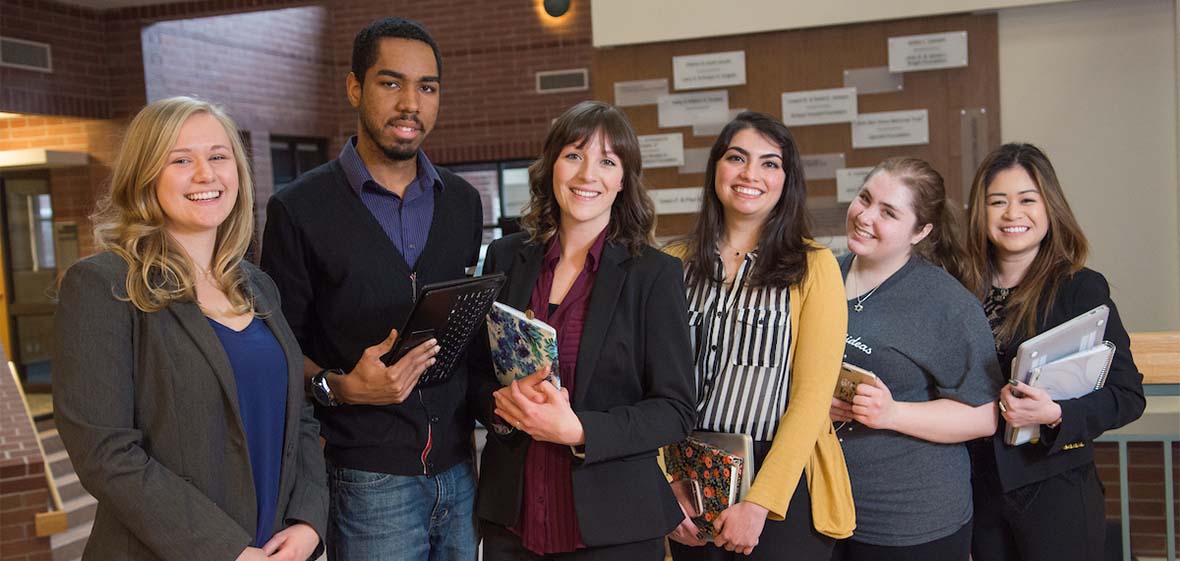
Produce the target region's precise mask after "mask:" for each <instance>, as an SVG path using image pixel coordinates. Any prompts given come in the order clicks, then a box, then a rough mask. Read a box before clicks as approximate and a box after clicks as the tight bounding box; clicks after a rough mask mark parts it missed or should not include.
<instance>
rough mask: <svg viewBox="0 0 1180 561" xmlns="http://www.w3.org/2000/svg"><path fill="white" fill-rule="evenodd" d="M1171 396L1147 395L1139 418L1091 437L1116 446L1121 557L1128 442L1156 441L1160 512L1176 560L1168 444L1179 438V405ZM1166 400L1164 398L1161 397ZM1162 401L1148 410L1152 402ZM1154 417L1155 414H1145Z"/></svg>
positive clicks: (1127, 548) (1127, 507) (1126, 522)
mask: <svg viewBox="0 0 1180 561" xmlns="http://www.w3.org/2000/svg"><path fill="white" fill-rule="evenodd" d="M1177 399H1178V398H1176V397H1175V396H1160V397H1154V396H1152V397H1148V412H1147V413H1145V414H1144V416H1143V417H1141V418H1140V420H1139V421H1136V422H1134V423H1131V424H1129V425H1127V426H1125V427H1123V428H1120V429H1117V430H1114V431H1109V432H1107V433H1106V434H1103V435H1102V436H1100V437H1098V438H1096V439H1095V442H1114V443H1116V444H1118V449H1119V514H1120V517H1121V520H1120V521H1119V523H1120V525H1121V530H1122V536H1123V560H1124V561H1131V492H1130V486H1129V484H1128V473H1129V469H1128V468H1129V465H1128V464H1129V461H1128V458H1127V443H1128V442H1159V443H1161V444H1162V445H1163V447H1164V505H1165V506H1164V513H1165V514H1164V516H1165V521H1166V523H1167V529H1166V536H1167V542H1168V543H1167V554H1168V561H1176V512H1175V504H1174V498H1175V496H1176V490H1175V488H1174V485H1173V483H1172V446H1173V445H1175V444H1176V443H1177V442H1180V434H1178V431H1177V430H1176V426H1177V425H1176V423H1175V420H1176V419H1180V414H1178V412H1180V408H1178V407H1177V405H1180V403H1174V402H1173V401H1172V400H1177ZM1165 400H1166V401H1165ZM1153 401H1154V402H1156V403H1160V404H1162V406H1161V407H1159V408H1158V410H1156V411H1152V402H1153ZM1149 416H1150V417H1155V418H1149Z"/></svg>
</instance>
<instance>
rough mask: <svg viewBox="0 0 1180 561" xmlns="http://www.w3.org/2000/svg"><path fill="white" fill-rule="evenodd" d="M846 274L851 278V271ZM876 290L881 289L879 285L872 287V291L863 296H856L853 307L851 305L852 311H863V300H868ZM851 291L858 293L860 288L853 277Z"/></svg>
mask: <svg viewBox="0 0 1180 561" xmlns="http://www.w3.org/2000/svg"><path fill="white" fill-rule="evenodd" d="M850 269H851V267H850ZM848 274H849V276H852V271H851V270H850V271H849V272H848ZM878 288H881V285H880V284H878V285H877V286H874V287H873V289H872V290H870V291H868V292H866V293H865V294H864V296H857V297H856V304H853V305H852V311H854V312H860V311H861V310H863V309H865V307H864V302H865V300H868V299H869V296H872V295H873V293H874V292H876V291H877V289H878ZM852 290H853V291H855V292H860V288H859V287H858V286H857V282H856V277H855V276H854V277H852Z"/></svg>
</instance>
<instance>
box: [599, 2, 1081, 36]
mask: <svg viewBox="0 0 1180 561" xmlns="http://www.w3.org/2000/svg"><path fill="white" fill-rule="evenodd" d="M1070 1H1073V0H741V1H738V2H719V1H717V0H640V1H636V0H593V2H591V3H590V11H591V16H592V18H593V19H592V22H593V28H594V46H595V47H609V46H613V45H628V44H634V43H651V42H655V41H674V40H678V39H697V38H700V37H716V36H719V35H738V34H741V33H758V32H760V31H774V30H782V29H799V28H803V27H820V26H824V25H837V24H842V23H855V22H862V21H881V20H889V19H900V18H909V17H917V16H932V15H938V14H955V13H963V12H974V11H979V10H987V9H997V8H1005V7H1011V6H1028V5H1033V4H1048V3H1053V2H1070Z"/></svg>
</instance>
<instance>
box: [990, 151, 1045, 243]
mask: <svg viewBox="0 0 1180 561" xmlns="http://www.w3.org/2000/svg"><path fill="white" fill-rule="evenodd" d="M985 201H986V203H987V237H988V239H989V240H991V242H992V245H993V247H994V249H995V254H996V257H997V258H999V259H1002V260H1007V261H1013V260H1020V261H1025V262H1027V263H1031V262H1032V259H1033V258H1034V257H1036V256H1037V252H1038V251H1039V250H1040V247H1041V241H1042V240H1044V239H1045V236H1046V235H1048V234H1049V215H1048V213H1047V212H1046V211H1045V201H1044V199H1043V198H1042V197H1041V192H1040V190H1039V189H1037V184H1036V183H1035V182H1034V181H1033V179H1032V177H1029V175H1028V172H1026V171H1025V170H1024V168H1022V167H1020V166H1013V167H1010V168H1008V169H1006V170H1003V171H1001V172H999V173H997V174H996V176H995V178H993V179H992V182H991V183H990V184H989V185H988V186H987V194H986V199H985Z"/></svg>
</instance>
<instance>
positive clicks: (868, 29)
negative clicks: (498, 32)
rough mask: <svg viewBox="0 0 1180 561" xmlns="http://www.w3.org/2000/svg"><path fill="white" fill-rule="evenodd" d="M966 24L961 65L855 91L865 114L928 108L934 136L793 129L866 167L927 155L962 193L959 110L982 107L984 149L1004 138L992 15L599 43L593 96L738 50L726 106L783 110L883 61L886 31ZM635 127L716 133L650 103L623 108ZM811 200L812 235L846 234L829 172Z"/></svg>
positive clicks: (673, 175) (668, 181) (814, 148)
mask: <svg viewBox="0 0 1180 561" xmlns="http://www.w3.org/2000/svg"><path fill="white" fill-rule="evenodd" d="M961 30H966V31H967V37H968V58H969V61H970V62H969V65H968V66H967V67H964V68H952V69H946V70H928V71H922V72H911V73H907V74H906V75H905V89H904V91H901V92H897V93H883V94H866V95H859V96H858V100H857V104H858V110H859V111H860V112H861V113H871V112H877V111H899V110H907V109H927V110H928V111H929V115H930V143H929V144H926V145H919V146H894V147H887V148H871V149H860V150H853V149H852V133H851V125H849V124H848V123H841V124H831V125H815V126H805V127H793V128H792V129H791V132H792V134H794V136H795V139H796V141H797V142H798V143H799V146H800V150H801V152H802V153H803V154H804V155H808V154H823V153H832V152H842V153H844V155H845V165H846V166H847V167H860V166H871V165H874V164H876V163H878V162H880V161H881V160H883V159H885V158H888V157H893V156H903V155H904V156H915V157H919V158H923V159H926V160H928V161H929V162H930V163H932V164H933V165H934V167H935V168H936V169H938V170H939V172H941V173H942V174H943V177H944V178H945V180H946V184H947V188H948V192H949V193H950V195H951V197H952V198H955V199H957V200H959V201H963V200H964V199H965V195H966V191H965V188H964V186H963V185H962V183H963V180H962V174H963V170H962V169H961V168H962V165H961V156H962V154H961V151H962V150H961V148H960V144H961V141H960V139H959V128H960V126H959V122H960V112H961V111H962V110H963V109H974V108H983V109H985V110H986V116H987V117H986V121H987V133H988V134H987V143H988V146H987V147H986V148H987V149H990V148H993V147H995V146H998V145H999V142H1000V112H999V103H1000V94H999V91H1000V90H999V63H998V56H999V55H998V45H997V39H996V16H995V14H979V15H973V14H964V15H953V16H938V17H928V18H917V19H907V20H897V21H888V22H875V23H866V24H853V25H841V26H833V27H824V28H817V29H803V30H794V31H779V32H771V33H759V34H754V35H742V36H733V37H721V38H709V39H696V40H688V41H674V42H665V43H651V44H642V45H632V46H625V47H612V48H603V49H596V50H595V52H594V59H593V73H592V76H593V87H594V97H595V98H597V99H603V100H607V101H613V100H614V83H615V82H618V81H627V80H645V79H652V78H667V79H668V82H669V85H670V87H671V86H672V57H673V56H681V55H692V54H700V53H709V52H722V51H732V50H744V51H745V52H746V76H747V83H746V84H745V85H743V86H733V87H729V88H726V89H727V90H728V91H729V103H730V107H733V108H737V107H744V108H748V109H751V110H755V111H762V112H765V113H769V114H771V115H775V116H776V117H780V118H781V117H782V102H781V96H782V93H783V92H790V91H798V90H815V89H826V88H839V87H843V86H844V70H845V69H851V68H865V67H873V66H886V65H888V47H887V46H886V41H887V39H888V38H889V37H892V36H899V35H917V34H923V33H939V32H945V31H961ZM625 110H626V112H627V115H628V116H629V117H630V118H631V120H632V123H633V124H634V125H635V128H636V130H637V131H638V133H639V134H658V133H669V132H681V133H683V134H684V146H685V148H701V147H708V146H710V145H711V144H712V142H713V140H714V139H713V138H712V137H708V138H705V137H696V136H693V134H692V128H691V127H680V128H668V129H661V128H659V126H658V119H657V118H658V114H657V109H656V106H655V105H645V106H638V107H627V108H625ZM645 176H646V178H647V184H648V186H649V187H650V188H653V189H658V188H666V187H693V186H699V185H703V184H704V176H703V174H700V173H697V174H684V175H682V174H680V173H678V171H677V169H676V168H658V169H652V170H648V171H646V172H645ZM807 188H808V207H809V209H810V211H811V215H812V220H813V225H814V228H813V230H814V232H815V233H816V234H817V235H833V234H842V233H843V229H844V227H843V223H844V213H845V211H846V210H847V204H837V203H836V195H835V193H836V182H835V180H832V179H828V180H809V181H808V187H807ZM694 220H695V215H661V216H660V220H659V231H658V233H659V235H661V236H668V235H677V234H682V233H685V232H687V231H688V229H689V227H690V226H691V225H692V223H693V221H694Z"/></svg>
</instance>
